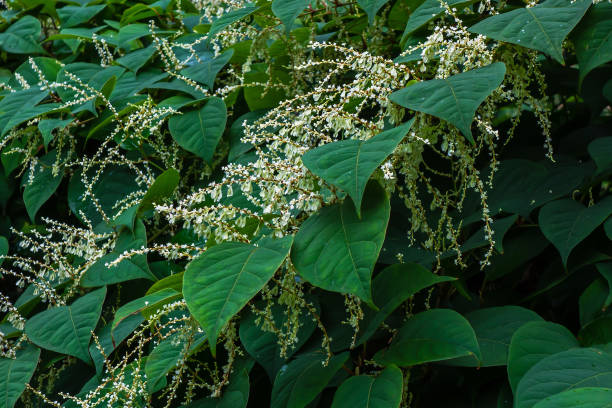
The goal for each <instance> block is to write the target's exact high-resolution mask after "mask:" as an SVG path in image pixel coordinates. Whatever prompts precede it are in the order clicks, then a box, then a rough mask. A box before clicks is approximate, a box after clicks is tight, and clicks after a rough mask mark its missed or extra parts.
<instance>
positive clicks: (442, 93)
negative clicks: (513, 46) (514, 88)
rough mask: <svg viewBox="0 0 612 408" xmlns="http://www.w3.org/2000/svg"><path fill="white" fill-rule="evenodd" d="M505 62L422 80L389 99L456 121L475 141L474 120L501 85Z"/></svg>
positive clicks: (467, 136)
mask: <svg viewBox="0 0 612 408" xmlns="http://www.w3.org/2000/svg"><path fill="white" fill-rule="evenodd" d="M505 74H506V66H505V65H504V63H503V62H496V63H494V64H491V65H487V66H486V67H482V68H477V69H472V70H470V71H466V72H462V73H460V74H457V75H453V76H451V77H448V78H446V79H432V80H430V81H423V82H418V83H416V84H414V85H411V86H409V87H407V88H404V89H401V90H399V91H396V92H393V93H392V94H391V95H390V96H389V99H390V100H391V101H392V102H395V103H397V104H398V105H400V106H403V107H404V108H408V109H412V110H415V111H419V112H425V113H427V114H430V115H433V116H436V117H438V118H441V119H444V120H446V121H447V122H449V123H451V124H453V125H455V126H456V127H457V128H458V129H459V130H460V131H461V133H463V135H464V136H465V137H466V138H467V139H468V140H469V141H470V142H472V143H474V138H473V137H472V129H471V127H472V121H473V120H474V115H475V113H476V109H478V107H479V106H480V104H481V103H482V102H483V101H484V100H485V99H486V98H487V96H489V95H490V94H491V92H493V91H494V90H495V89H497V88H498V87H499V85H501V83H502V81H503V80H504V76H505Z"/></svg>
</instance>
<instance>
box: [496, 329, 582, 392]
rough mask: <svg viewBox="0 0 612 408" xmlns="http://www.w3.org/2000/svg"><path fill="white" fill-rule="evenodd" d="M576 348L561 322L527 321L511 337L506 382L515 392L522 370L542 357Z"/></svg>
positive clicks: (574, 340)
mask: <svg viewBox="0 0 612 408" xmlns="http://www.w3.org/2000/svg"><path fill="white" fill-rule="evenodd" d="M574 347H578V341H577V340H576V338H575V337H574V335H573V334H572V333H571V332H570V331H569V330H567V329H566V328H565V327H564V326H561V325H560V324H556V323H551V322H529V323H527V324H525V325H523V326H521V327H520V328H519V329H518V330H517V331H516V332H515V333H514V335H513V336H512V340H511V341H510V347H509V349H508V381H509V382H510V387H511V388H512V391H513V392H516V389H517V386H518V384H519V381H520V380H521V378H523V376H524V375H525V373H527V372H528V371H529V369H530V368H531V367H533V366H534V365H535V364H536V363H538V362H539V361H540V360H542V359H543V358H545V357H548V356H551V355H553V354H556V353H559V352H561V351H565V350H569V349H571V348H574Z"/></svg>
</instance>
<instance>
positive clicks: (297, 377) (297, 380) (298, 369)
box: [270, 352, 349, 408]
mask: <svg viewBox="0 0 612 408" xmlns="http://www.w3.org/2000/svg"><path fill="white" fill-rule="evenodd" d="M348 357H349V353H348V352H345V353H342V354H338V355H335V356H333V357H332V358H331V359H330V360H329V362H328V364H327V365H326V366H324V365H323V364H322V363H323V362H324V360H325V355H323V354H322V353H308V354H302V355H300V356H298V357H297V358H296V359H294V360H293V361H291V362H290V363H289V364H287V365H285V366H283V367H282V368H281V369H280V371H279V372H278V374H277V375H276V379H275V380H274V386H273V387H272V401H271V403H270V408H304V407H306V406H307V405H308V403H309V402H311V401H312V400H313V399H315V397H316V396H317V395H318V394H319V393H320V392H321V391H323V389H324V388H325V387H326V386H327V383H328V382H329V381H330V380H331V379H332V377H333V376H334V375H335V374H336V372H337V371H338V370H339V369H340V367H342V365H343V364H344V362H345V361H346V360H347V359H348Z"/></svg>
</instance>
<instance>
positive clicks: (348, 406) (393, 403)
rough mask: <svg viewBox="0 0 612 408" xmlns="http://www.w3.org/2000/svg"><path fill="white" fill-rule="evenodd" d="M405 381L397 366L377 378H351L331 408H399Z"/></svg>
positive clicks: (341, 388) (338, 393)
mask: <svg viewBox="0 0 612 408" xmlns="http://www.w3.org/2000/svg"><path fill="white" fill-rule="evenodd" d="M403 381H404V378H403V376H402V370H400V369H399V368H397V367H395V366H390V367H387V368H385V369H384V370H383V371H382V372H381V373H380V374H379V375H378V376H377V377H372V376H369V375H360V376H356V377H351V378H349V379H348V380H346V381H344V382H343V383H342V385H341V386H340V387H339V388H338V390H337V391H336V394H334V401H333V403H332V406H331V408H354V407H368V408H399V406H400V404H401V402H402V389H403V385H404V384H403Z"/></svg>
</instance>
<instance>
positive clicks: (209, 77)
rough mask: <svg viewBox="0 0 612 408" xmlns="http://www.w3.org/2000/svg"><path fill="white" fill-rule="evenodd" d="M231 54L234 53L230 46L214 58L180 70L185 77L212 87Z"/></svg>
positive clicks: (209, 87)
mask: <svg viewBox="0 0 612 408" xmlns="http://www.w3.org/2000/svg"><path fill="white" fill-rule="evenodd" d="M232 55H234V50H233V49H232V48H230V49H229V50H227V51H225V52H223V53H222V54H221V55H218V56H217V57H215V58H211V59H208V60H205V61H202V62H199V63H197V64H195V65H193V66H191V67H188V68H184V69H183V70H181V74H183V75H185V76H186V77H187V78H191V79H193V80H195V81H198V82H201V83H203V84H204V85H206V86H207V87H208V89H213V86H214V84H215V78H216V77H217V74H218V73H219V71H221V69H223V67H224V66H225V65H226V64H227V63H228V62H229V60H230V59H231V58H232Z"/></svg>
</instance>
